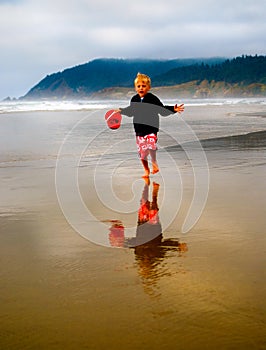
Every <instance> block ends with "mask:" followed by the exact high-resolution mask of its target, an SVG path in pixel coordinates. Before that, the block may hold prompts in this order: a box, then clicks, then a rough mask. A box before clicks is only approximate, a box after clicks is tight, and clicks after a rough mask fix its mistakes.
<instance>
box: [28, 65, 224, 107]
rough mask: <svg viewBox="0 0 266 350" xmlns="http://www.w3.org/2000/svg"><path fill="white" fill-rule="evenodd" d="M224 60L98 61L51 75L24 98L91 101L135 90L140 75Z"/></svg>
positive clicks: (161, 72) (160, 73)
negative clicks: (113, 91) (113, 90)
mask: <svg viewBox="0 0 266 350" xmlns="http://www.w3.org/2000/svg"><path fill="white" fill-rule="evenodd" d="M224 61H225V59H224V58H208V59H200V58H198V59H174V60H150V59H95V60H93V61H90V62H88V63H85V64H82V65H78V66H76V67H72V68H68V69H65V70H64V71H62V72H58V73H54V74H51V75H47V76H46V77H45V78H44V79H42V80H41V81H40V82H39V83H38V84H37V85H35V86H34V87H33V88H32V89H30V91H29V92H28V93H27V94H26V95H25V96H23V97H22V98H24V99H32V100H35V99H67V98H83V97H86V98H88V97H89V96H91V95H92V94H93V93H95V92H97V91H99V90H102V89H106V88H110V87H132V85H133V79H134V77H135V75H136V74H137V72H139V71H140V72H143V73H146V74H148V75H150V76H151V77H152V78H153V77H154V76H158V77H160V76H162V74H164V73H167V72H168V71H170V70H171V69H174V68H175V69H176V68H181V67H186V66H191V67H192V66H193V65H195V64H201V63H203V64H207V65H209V66H211V65H213V64H218V63H221V62H224Z"/></svg>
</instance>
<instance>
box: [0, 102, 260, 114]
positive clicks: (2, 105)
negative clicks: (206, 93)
mask: <svg viewBox="0 0 266 350" xmlns="http://www.w3.org/2000/svg"><path fill="white" fill-rule="evenodd" d="M163 102H164V103H165V104H175V103H176V102H177V101H176V100H173V99H168V100H165V99H164V100H163ZM181 102H182V103H184V104H185V105H186V106H187V107H188V106H208V105H216V106H222V105H235V104H254V103H256V104H261V105H265V104H266V98H224V99H184V100H182V101H180V103H181ZM127 103H128V101H125V100H123V101H118V100H115V101H114V100H106V101H89V100H73V101H23V100H17V101H3V102H0V113H2V114H3V113H14V112H36V111H81V110H96V109H111V108H117V107H118V106H123V105H126V104H127Z"/></svg>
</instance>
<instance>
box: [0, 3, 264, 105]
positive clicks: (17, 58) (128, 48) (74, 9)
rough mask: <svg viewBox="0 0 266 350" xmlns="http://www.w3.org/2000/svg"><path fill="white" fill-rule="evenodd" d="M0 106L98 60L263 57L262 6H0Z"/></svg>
mask: <svg viewBox="0 0 266 350" xmlns="http://www.w3.org/2000/svg"><path fill="white" fill-rule="evenodd" d="M0 33H1V35H0V48H1V54H0V101H1V100H2V99H4V98H6V97H7V96H10V97H11V98H14V97H15V98H18V97H20V96H23V95H25V94H26V93H27V92H28V91H29V90H30V88H32V87H33V86H34V85H36V84H37V83H38V82H39V81H40V80H41V79H43V78H44V77H45V76H46V75H48V74H51V73H55V72H58V71H62V70H64V69H65V68H69V67H73V66H77V65H79V64H83V63H85V62H88V61H91V60H93V59H95V58H99V57H114V58H158V59H161V58H163V59H168V58H169V59H171V58H202V57H228V58H233V57H236V56H241V55H255V54H258V55H266V34H265V33H266V1H265V0H220V1H219V0H164V1H163V0H134V1H126V0H112V1H111V0H42V1H40V0H0Z"/></svg>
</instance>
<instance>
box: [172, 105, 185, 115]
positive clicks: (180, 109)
mask: <svg viewBox="0 0 266 350" xmlns="http://www.w3.org/2000/svg"><path fill="white" fill-rule="evenodd" d="M184 110H185V107H184V103H182V104H181V105H177V104H176V105H175V106H174V111H175V112H176V113H182V112H184Z"/></svg>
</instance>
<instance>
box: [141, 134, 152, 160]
mask: <svg viewBox="0 0 266 350" xmlns="http://www.w3.org/2000/svg"><path fill="white" fill-rule="evenodd" d="M136 142H137V147H138V153H139V156H140V158H141V159H147V156H148V154H149V151H150V150H153V151H156V150H157V145H156V142H157V136H156V135H155V134H149V135H145V136H137V137H136Z"/></svg>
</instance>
